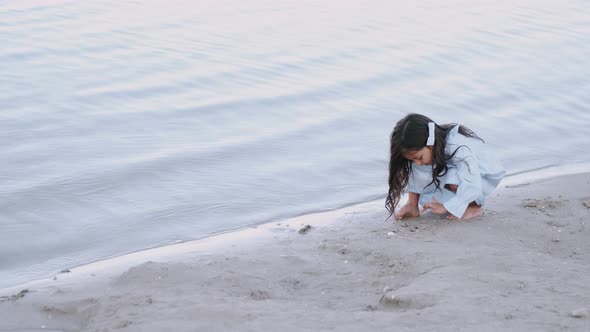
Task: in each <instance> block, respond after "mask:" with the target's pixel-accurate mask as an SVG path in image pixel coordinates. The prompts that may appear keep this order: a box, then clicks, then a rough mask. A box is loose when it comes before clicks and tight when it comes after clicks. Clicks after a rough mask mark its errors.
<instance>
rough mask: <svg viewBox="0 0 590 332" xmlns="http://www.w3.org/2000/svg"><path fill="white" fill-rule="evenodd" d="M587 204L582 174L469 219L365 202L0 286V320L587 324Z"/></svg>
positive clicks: (294, 326) (89, 327) (516, 192)
mask: <svg viewBox="0 0 590 332" xmlns="http://www.w3.org/2000/svg"><path fill="white" fill-rule="evenodd" d="M589 216H590V174H588V173H586V174H578V175H569V176H562V177H556V178H551V179H545V180H539V181H536V182H534V183H530V184H520V185H514V186H505V187H503V188H501V189H499V190H498V191H497V192H496V193H495V194H494V195H493V197H491V198H490V200H489V202H488V206H487V207H486V214H485V215H484V216H482V217H480V218H478V219H476V220H474V221H447V220H444V219H441V218H439V217H437V216H434V215H430V214H426V215H423V216H422V217H421V218H418V219H411V220H405V221H401V222H392V221H388V222H384V219H385V217H386V214H385V211H384V208H383V202H381V201H380V202H371V203H366V204H361V205H357V206H353V207H349V208H347V209H343V210H339V211H335V212H331V213H324V214H317V215H312V216H305V217H300V218H295V219H291V220H288V221H283V222H281V223H272V224H269V225H264V226H260V227H258V228H256V229H249V230H246V231H242V232H237V233H231V234H224V235H220V236H217V237H212V238H209V239H207V240H205V241H196V242H195V243H186V244H180V245H177V246H171V247H167V248H160V249H156V250H149V251H145V252H141V253H137V254H133V255H126V256H123V257H120V258H117V259H113V260H108V261H105V262H99V263H96V264H91V265H88V266H85V267H80V268H76V269H72V271H71V273H62V274H59V275H57V276H56V278H55V279H56V280H53V279H49V280H43V281H39V282H34V283H30V284H28V285H25V286H20V287H18V288H11V289H4V290H1V291H0V296H4V297H1V298H0V318H1V319H0V331H119V330H120V331H361V330H369V331H381V330H393V331H404V330H408V331H457V330H464V331H474V330H475V331H557V330H570V331H589V330H590V311H589V310H590V258H589V255H588V253H589V252H590V224H589V222H590V221H589V218H588V217H589ZM307 224H310V225H311V226H312V227H311V228H310V229H307V231H306V232H299V229H301V228H303V227H304V226H305V225H307ZM24 289H27V290H28V291H25V292H21V291H22V290H24Z"/></svg>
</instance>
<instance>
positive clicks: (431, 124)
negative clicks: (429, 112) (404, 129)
mask: <svg viewBox="0 0 590 332" xmlns="http://www.w3.org/2000/svg"><path fill="white" fill-rule="evenodd" d="M426 145H427V146H433V145H434V122H428V140H427V141H426Z"/></svg>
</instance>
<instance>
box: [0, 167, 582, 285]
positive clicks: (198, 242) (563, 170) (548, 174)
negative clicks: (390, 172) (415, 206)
mask: <svg viewBox="0 0 590 332" xmlns="http://www.w3.org/2000/svg"><path fill="white" fill-rule="evenodd" d="M589 171H590V163H576V164H565V165H557V166H550V167H543V168H539V169H533V170H530V171H524V172H518V173H515V174H509V175H507V176H506V177H505V178H504V179H503V180H502V182H501V183H500V186H499V187H498V188H497V189H496V190H500V189H503V188H506V187H514V186H520V185H526V184H529V183H534V182H537V181H542V180H547V179H552V178H556V177H560V176H568V175H577V174H583V173H587V172H589ZM383 199H384V197H383V198H378V199H375V200H371V201H367V202H360V203H354V204H351V205H346V206H344V207H341V208H337V209H334V210H328V211H322V212H313V213H307V214H302V215H299V216H295V217H291V218H287V219H283V220H280V221H270V222H264V223H262V224H259V225H254V226H249V227H246V228H240V229H234V230H228V231H221V232H219V233H217V234H212V235H209V236H207V237H204V238H201V239H195V240H189V241H182V242H176V243H169V244H165V245H162V246H156V247H152V248H146V249H141V250H137V251H133V252H129V253H125V254H121V255H117V256H113V257H109V258H105V259H99V260H96V261H93V262H90V263H86V264H82V265H77V266H74V267H70V268H64V269H63V270H62V272H59V273H57V274H54V275H52V276H49V277H45V278H41V279H35V280H31V281H28V282H25V283H20V284H17V285H13V286H8V287H2V288H0V295H6V294H8V293H11V292H15V291H19V290H22V289H26V288H31V287H35V286H42V285H43V284H44V283H51V282H54V281H56V278H57V279H63V280H68V281H72V282H74V280H73V279H72V278H76V277H79V278H84V277H85V276H87V275H91V274H94V275H98V274H97V272H101V273H104V271H105V269H107V270H108V269H110V270H111V271H110V272H108V274H109V275H110V274H115V273H117V272H120V271H121V270H122V269H125V268H128V267H129V266H131V265H132V264H136V263H137V262H146V261H149V260H152V259H165V258H168V259H170V258H173V257H175V256H178V255H183V254H187V253H192V252H195V251H200V252H207V251H208V250H209V251H211V250H213V249H217V250H219V249H221V247H223V246H224V245H221V244H220V243H223V242H224V241H226V240H228V241H240V243H242V244H243V243H247V242H250V243H251V242H252V241H255V240H256V241H258V240H263V239H266V240H268V238H269V237H271V236H272V233H273V230H274V229H275V228H276V227H277V225H283V224H289V225H291V224H292V225H304V224H310V225H311V226H312V227H313V226H316V227H317V226H318V225H322V224H329V223H331V222H334V221H336V220H337V219H338V217H339V216H342V215H344V214H346V213H348V212H350V211H351V210H355V209H357V208H359V209H363V208H367V207H368V208H372V207H373V206H376V205H379V204H381V203H382V202H381V201H382V200H383ZM402 199H405V197H404V198H402ZM402 203H403V201H402ZM381 205H382V204H381ZM279 227H280V226H279ZM296 227H297V226H290V228H292V229H295V228H296ZM215 242H218V243H215ZM63 271H69V272H65V273H64V272H63Z"/></svg>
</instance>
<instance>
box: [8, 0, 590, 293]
mask: <svg viewBox="0 0 590 332" xmlns="http://www.w3.org/2000/svg"><path fill="white" fill-rule="evenodd" d="M0 40H1V45H2V47H1V48H0V73H1V76H0V287H4V286H10V285H15V284H18V283H22V282H25V281H29V280H32V279H37V278H42V277H47V276H51V275H53V274H54V273H56V272H59V271H60V270H62V269H65V268H68V267H72V266H75V265H79V264H83V263H88V262H91V261H94V260H97V259H102V258H106V257H111V256H115V255H120V254H124V253H128V252H131V251H135V250H139V249H144V248H148V247H154V246H160V245H164V244H167V243H172V242H175V241H184V240H191V239H198V238H203V237H206V236H209V235H211V234H214V233H218V232H224V231H228V230H233V229H239V228H244V227H248V226H251V225H256V224H260V223H263V222H268V221H271V220H280V219H284V218H288V217H291V216H295V215H300V214H305V213H309V212H313V211H320V210H328V209H334V208H338V207H342V206H346V205H350V204H353V203H358V202H363V201H368V200H371V199H375V198H378V197H383V196H384V194H385V192H386V190H387V184H386V181H387V163H388V157H389V156H388V149H389V147H388V143H389V142H388V141H389V134H390V131H391V129H392V128H393V125H394V124H395V122H396V121H397V120H398V119H399V118H401V117H402V116H404V115H405V114H407V113H409V112H418V113H423V114H426V115H429V116H430V117H432V118H433V119H434V120H435V121H437V122H439V123H446V122H459V123H462V124H465V125H467V126H468V127H470V128H472V129H473V130H474V131H475V132H476V133H478V134H479V135H480V136H482V137H483V138H484V139H485V140H486V142H487V143H488V144H489V145H490V146H491V148H493V149H495V150H496V152H497V155H498V157H499V158H500V159H501V160H502V162H503V163H504V165H505V166H506V168H507V169H508V171H509V173H517V172H522V171H527V170H531V169H536V168H541V167H547V166H551V165H560V164H572V163H578V162H587V161H589V160H590V153H589V152H590V139H589V138H588V137H589V135H590V129H589V128H590V106H589V105H590V78H589V73H590V56H589V54H590V4H589V3H588V2H587V1H514V2H498V1H491V0H490V1H457V0H450V1H413V2H411V4H409V3H408V2H406V1H362V2H358V3H356V2H348V1H264V0H253V1H219V0H216V1H173V0H167V1H100V2H99V1H3V2H1V3H0Z"/></svg>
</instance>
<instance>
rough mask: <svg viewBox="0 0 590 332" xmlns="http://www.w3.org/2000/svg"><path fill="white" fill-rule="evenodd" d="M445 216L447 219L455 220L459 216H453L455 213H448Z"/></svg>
mask: <svg viewBox="0 0 590 332" xmlns="http://www.w3.org/2000/svg"><path fill="white" fill-rule="evenodd" d="M446 218H447V220H457V219H459V218H457V217H455V215H453V214H450V213H449V215H448V216H447V217H446Z"/></svg>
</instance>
